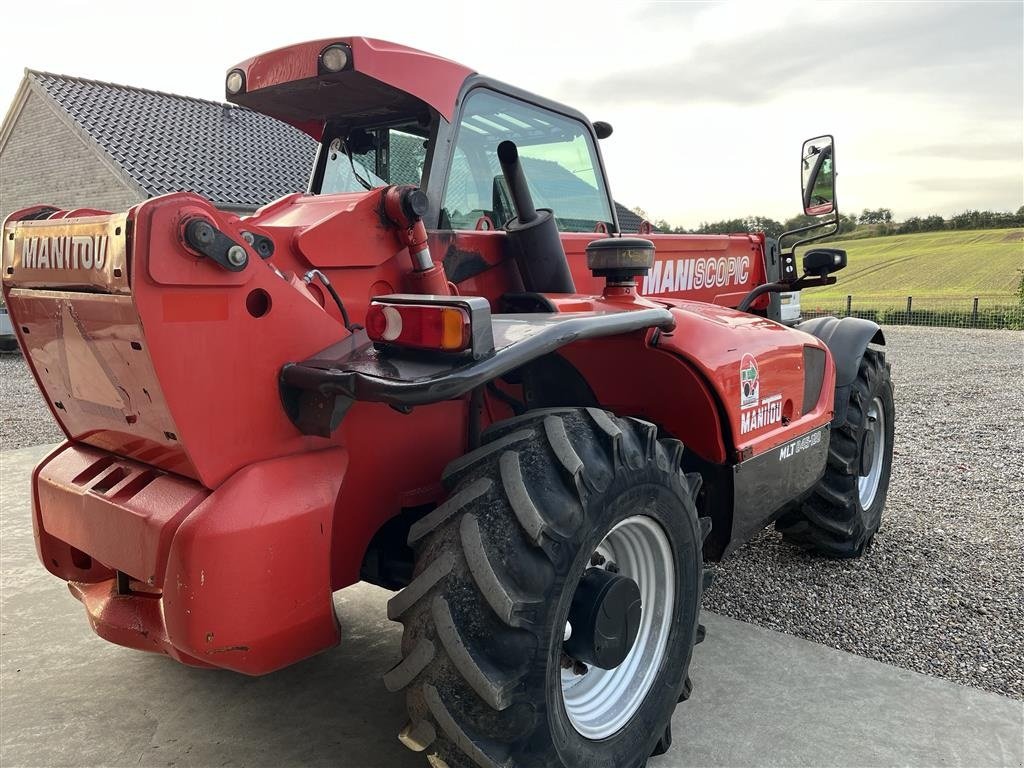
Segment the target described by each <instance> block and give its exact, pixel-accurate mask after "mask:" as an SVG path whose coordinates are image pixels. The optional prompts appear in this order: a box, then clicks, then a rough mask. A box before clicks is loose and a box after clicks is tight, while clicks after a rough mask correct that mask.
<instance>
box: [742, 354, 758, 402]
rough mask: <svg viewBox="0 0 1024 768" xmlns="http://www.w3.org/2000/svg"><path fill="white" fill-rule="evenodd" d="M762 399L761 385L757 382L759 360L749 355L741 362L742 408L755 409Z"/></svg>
mask: <svg viewBox="0 0 1024 768" xmlns="http://www.w3.org/2000/svg"><path fill="white" fill-rule="evenodd" d="M760 397H761V385H760V383H759V382H758V380H757V360H755V359H754V356H753V355H750V354H747V355H744V356H743V359H742V360H741V361H740V408H753V407H754V406H755V405H757V403H758V399H759V398H760Z"/></svg>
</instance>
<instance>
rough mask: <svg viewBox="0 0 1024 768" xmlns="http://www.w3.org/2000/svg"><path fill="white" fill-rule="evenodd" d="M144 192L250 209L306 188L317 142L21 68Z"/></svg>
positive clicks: (234, 113)
mask: <svg viewBox="0 0 1024 768" xmlns="http://www.w3.org/2000/svg"><path fill="white" fill-rule="evenodd" d="M28 76H29V77H30V78H32V79H33V80H34V81H35V82H36V83H38V84H39V86H41V87H42V88H43V90H45V92H46V93H47V94H48V95H49V96H50V97H51V98H52V99H53V100H54V101H56V102H57V104H59V105H60V107H61V108H62V109H63V110H64V111H65V112H66V113H67V114H68V115H69V116H70V117H71V118H72V119H73V120H74V121H75V122H76V123H77V124H78V125H79V126H80V127H81V128H82V129H83V130H84V131H85V133H86V134H88V135H89V136H90V137H91V138H92V139H93V140H94V141H95V142H96V143H97V144H99V146H100V147H101V148H102V149H103V150H104V151H106V152H107V153H108V154H109V155H110V156H111V157H112V158H113V159H114V160H115V161H116V162H117V163H118V165H120V166H121V167H122V168H123V169H124V172H125V173H126V174H127V175H128V176H129V177H131V178H132V179H133V180H134V181H135V182H136V183H137V184H138V185H139V186H140V187H141V188H142V189H143V190H144V191H145V192H146V193H148V194H150V195H162V194H165V193H167V192H177V191H180V190H190V191H193V192H197V193H199V194H201V195H203V196H204V197H206V198H208V199H209V200H211V201H212V202H214V203H216V204H218V205H235V206H246V207H256V206H259V205H263V204H264V203H267V202H269V201H271V200H274V199H276V198H278V197H281V196H282V195H286V194H289V193H291V192H301V191H304V190H305V189H306V185H307V183H308V181H309V169H310V168H311V167H312V163H313V157H314V155H315V152H316V143H315V142H314V141H313V140H312V139H311V138H310V137H309V136H307V135H306V134H304V133H302V132H300V131H298V130H296V129H295V128H292V127H291V126H290V125H287V124H285V123H282V122H280V121H278V120H275V119H274V118H272V117H267V116H266V115H262V114H260V113H258V112H253V111H251V110H248V109H244V108H242V107H236V106H231V105H227V104H220V103H218V102H214V101H204V100H202V99H193V98H187V97H184V96H175V95H173V94H167V93H160V92H158V91H148V90H143V89H141V88H132V87H128V86H123V85H113V84H110V83H101V82H96V81H93V80H83V79H80V78H75V77H66V76H63V75H53V74H49V73H45V72H32V71H30V72H29V73H28Z"/></svg>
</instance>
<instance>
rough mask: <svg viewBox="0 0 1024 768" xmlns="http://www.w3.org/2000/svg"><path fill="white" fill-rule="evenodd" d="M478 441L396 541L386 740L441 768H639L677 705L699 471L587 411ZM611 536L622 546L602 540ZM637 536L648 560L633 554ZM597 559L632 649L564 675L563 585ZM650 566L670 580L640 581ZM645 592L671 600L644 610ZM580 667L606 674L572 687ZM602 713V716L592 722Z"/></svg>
mask: <svg viewBox="0 0 1024 768" xmlns="http://www.w3.org/2000/svg"><path fill="white" fill-rule="evenodd" d="M482 443H483V445H482V446H481V447H480V448H479V449H477V450H475V451H473V452H471V453H469V454H467V455H466V456H463V457H462V458H460V459H457V460H456V461H454V462H452V463H451V464H450V465H449V466H448V468H447V469H446V470H445V475H444V478H443V479H444V482H445V485H446V486H447V487H448V488H449V490H450V491H451V495H450V496H449V498H448V500H447V501H446V502H445V503H444V504H442V505H441V506H439V507H438V508H437V509H436V510H434V511H433V512H431V513H430V514H429V515H427V516H426V517H424V518H423V519H422V520H420V521H418V522H417V523H416V524H415V525H414V526H413V528H412V530H411V531H410V535H409V542H410V544H411V545H412V546H413V547H414V548H415V550H416V567H415V571H414V576H413V580H412V582H411V583H410V584H409V586H407V587H406V588H405V589H404V590H403V591H402V592H400V593H399V594H398V595H396V596H395V597H394V598H393V599H392V600H391V601H390V602H389V604H388V616H389V618H391V619H393V620H397V621H400V622H401V623H402V624H403V626H404V632H403V637H402V656H403V658H402V660H401V661H400V662H399V663H398V665H396V666H395V667H394V668H393V669H392V670H391V671H389V672H388V673H387V674H386V675H385V684H386V685H387V687H388V688H389V689H390V690H393V691H395V690H400V689H404V690H406V698H407V706H408V710H409V716H410V722H409V724H408V725H407V726H406V727H405V728H404V729H403V730H402V732H401V734H400V735H399V738H400V739H401V740H402V741H403V743H405V744H406V746H408V747H410V748H411V749H414V750H417V751H424V752H425V753H426V755H427V758H428V760H429V761H430V763H431V764H432V765H434V766H449V767H450V768H456V767H457V766H510V767H511V766H531V767H532V766H538V767H540V766H544V767H549V768H556V767H559V768H560V767H562V766H565V767H568V768H632V767H634V766H643V765H644V764H645V763H646V761H647V757H648V756H649V755H650V754H651V753H652V752H655V751H658V750H661V749H664V748H667V746H668V744H669V743H670V742H671V734H670V731H669V723H670V718H671V716H672V712H673V710H674V708H675V705H676V703H677V701H679V700H681V699H682V698H685V697H686V696H688V694H689V686H688V679H687V671H688V668H689V663H690V657H691V653H692V650H693V645H694V642H695V640H696V638H697V633H698V624H697V618H698V612H699V607H700V598H701V593H702V590H703V582H704V575H703V574H704V571H703V563H702V559H701V547H702V541H703V536H704V534H705V531H706V529H707V527H708V526H707V524H706V523H704V525H702V521H698V519H697V513H696V508H695V506H694V503H693V496H694V495H695V494H696V491H697V489H698V488H699V476H691V477H689V478H688V477H687V476H685V475H684V474H683V473H682V471H681V470H680V458H681V454H682V449H683V447H682V444H681V443H679V442H678V441H676V440H658V439H657V430H656V428H655V427H654V426H653V425H651V424H647V423H645V422H642V421H638V420H635V419H619V418H616V417H614V416H612V415H610V414H608V413H606V412H604V411H601V410H598V409H593V408H588V409H570V408H562V409H546V410H541V411H532V412H530V413H527V414H525V415H524V416H520V417H517V418H514V419H510V420H508V421H505V422H501V423H498V424H495V425H493V426H492V427H490V428H489V429H488V430H486V431H485V432H484V434H483V436H482ZM631 525H635V526H636V528H635V529H634V528H629V527H628V526H631ZM618 531H629V532H630V535H631V536H633V535H635V538H631V539H629V540H628V541H626V542H625V543H622V541H621V540H616V539H613V538H612V537H611V536H609V533H612V535H616V532H618ZM617 535H620V536H621V535H622V534H621V533H619V534H617ZM645 538H649V540H650V542H649V543H650V546H651V547H654V549H651V552H655V551H657V552H660V553H661V555H658V556H655V555H643V556H642V557H641V556H638V555H642V554H643V553H644V552H645V550H644V547H645V546H648V544H645V543H644V540H645ZM609 541H611V542H613V543H612V544H608V542H609ZM616 541H618V542H619V543H618V544H616V543H615V542H616ZM599 547H603V548H604V549H602V551H603V552H606V553H610V554H609V558H607V559H602V558H601V557H597V556H596V555H595V553H597V551H598V548H599ZM609 547H611V548H610V549H609ZM612 557H614V558H616V559H618V560H619V561H620V565H619V568H621V575H623V576H628V577H629V578H632V579H634V580H635V581H636V583H637V584H638V585H639V588H640V591H641V593H643V594H645V595H647V597H646V598H645V601H644V605H643V608H642V612H641V619H640V629H639V631H638V634H637V639H636V641H635V642H634V644H633V646H632V650H630V652H629V655H627V656H626V658H625V660H624V661H623V662H622V663H621V664H620V665H619V666H618V667H614V668H612V669H609V670H603V669H598V668H597V667H591V668H587V671H586V672H585V673H584V674H583V675H579V676H578V677H579V680H577V679H576V678H575V677H574V676H573V675H572V674H571V673H570V674H569V678H568V679H564V676H565V674H566V673H565V671H564V666H565V664H566V663H570V662H571V661H572V660H571V659H568V657H567V656H566V655H565V654H564V648H563V642H564V639H565V633H566V623H567V619H568V615H569V608H570V605H571V603H572V599H573V595H574V593H575V589H576V585H577V584H578V583H579V581H580V578H581V576H582V574H583V573H584V571H585V570H586V569H588V568H593V567H605V566H606V565H607V562H608V561H610V559H611V558H612ZM659 557H660V558H661V559H660V560H659ZM666 557H667V560H666V559H665V558H666ZM656 562H668V563H669V564H670V565H671V569H668V570H666V573H670V574H671V575H670V576H669V577H666V578H660V579H659V578H655V577H654V576H652V574H654V573H656V572H657V567H656V565H655V563H656ZM595 563H596V564H597V566H595ZM602 563H603V565H602ZM608 570H611V569H610V568H609V569H608ZM617 570H618V569H616V571H617ZM630 570H634V571H638V572H636V573H630V572H629V571H630ZM616 571H613V572H616ZM645 584H646V586H647V587H648V588H650V589H651V590H653V589H655V588H658V589H660V590H661V592H660V594H662V595H664V594H665V593H666V592H667V593H669V594H671V598H668V597H666V598H665V599H664V604H661V605H659V604H658V599H657V594H659V593H657V592H655V591H648V592H644V589H645ZM648 599H650V602H651V603H652V604H650V605H649V604H647V601H648ZM645 627H646V628H647V629H646V630H645ZM643 638H648V639H646V640H645V639H643ZM651 638H653V640H652V639H651ZM655 640H656V641H657V642H655ZM579 663H580V662H578V661H577V662H576V664H579ZM577 669H578V668H577ZM620 670H623V671H622V672H621V673H619V671H620ZM636 670H639V671H637V672H636V674H635V675H634V674H633V672H634V671H636ZM598 673H600V674H604V675H608V677H606V678H589V679H588V678H587V677H586V675H594V674H598ZM616 673H619V674H618V677H616ZM599 680H604V681H607V682H605V683H602V685H600V686H599V685H596V682H594V684H589V683H591V682H593V681H599ZM616 680H618V681H619V682H622V680H627V681H630V682H628V685H627V686H626V687H625V688H623V690H626V691H627V692H626V693H624V694H623V695H622V696H621V697H620V698H619V699H613V698H607V697H605V698H602V696H603V695H604V694H602V693H601V691H617V690H619V689H620V688H621V686H619V687H617V685H616ZM588 690H590V691H591V692H593V691H594V690H597V691H598V693H597V694H594V695H589V694H587V693H586V692H587V691H588ZM581 691H583V693H580V692H581ZM565 692H568V694H569V698H566V695H565ZM588 695H589V698H588ZM595 696H597V698H595ZM573 701H576V702H577V703H576V704H572V703H571V702H573ZM580 702H582V705H580V706H577V705H578V704H579V703H580ZM627 705H628V706H627ZM605 707H607V708H608V709H609V710H610V711H611V712H612V714H611V715H609V716H608V717H604V716H603V715H600V714H594V713H595V712H600V711H601V710H602V708H605ZM616 707H620V708H619V709H616ZM570 711H572V712H575V713H576V715H575V717H576V719H575V720H574V719H573V716H571V715H570ZM602 718H603V719H602ZM620 723H621V725H620ZM588 729H590V730H591V732H596V733H600V734H601V737H600V738H597V739H591V738H588V737H586V736H584V735H583V734H584V732H586V731H588ZM602 729H605V730H608V729H612V731H613V732H608V733H604V732H603V731H602Z"/></svg>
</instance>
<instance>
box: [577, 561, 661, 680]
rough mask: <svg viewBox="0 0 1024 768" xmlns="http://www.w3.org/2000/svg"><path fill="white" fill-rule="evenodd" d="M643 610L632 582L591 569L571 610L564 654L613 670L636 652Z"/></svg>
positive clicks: (625, 577) (587, 572) (602, 570)
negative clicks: (632, 652)
mask: <svg viewBox="0 0 1024 768" xmlns="http://www.w3.org/2000/svg"><path fill="white" fill-rule="evenodd" d="M641 609H642V601H641V597H640V587H639V586H638V585H637V583H636V582H635V581H633V579H631V578H629V577H628V576H622V575H619V574H616V573H612V572H610V571H607V570H605V569H603V568H588V569H587V571H586V572H585V573H584V574H583V577H582V578H581V579H580V583H579V585H578V586H577V587H576V592H575V594H574V595H573V600H572V606H571V607H570V608H569V624H570V625H571V626H572V632H571V634H570V636H569V638H568V640H567V641H566V643H565V652H566V653H567V654H569V656H571V657H572V658H574V659H576V660H578V661H582V662H584V663H585V664H590V665H592V666H595V667H600V668H601V669H614V668H615V667H617V666H619V664H621V663H622V662H623V661H624V660H625V658H626V656H628V655H629V652H630V651H631V650H632V649H633V643H634V642H635V641H636V636H637V632H639V630H640V617H641V613H642V611H641Z"/></svg>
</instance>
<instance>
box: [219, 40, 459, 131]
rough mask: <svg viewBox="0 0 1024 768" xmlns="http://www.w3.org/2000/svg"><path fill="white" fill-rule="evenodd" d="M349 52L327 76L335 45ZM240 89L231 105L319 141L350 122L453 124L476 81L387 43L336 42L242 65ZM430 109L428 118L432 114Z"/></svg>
mask: <svg viewBox="0 0 1024 768" xmlns="http://www.w3.org/2000/svg"><path fill="white" fill-rule="evenodd" d="M337 44H341V45H344V46H347V47H348V49H349V51H350V52H351V55H350V58H349V62H348V64H347V66H346V67H345V68H344V69H343V70H341V71H340V72H327V71H325V70H324V68H323V67H322V66H321V63H320V54H321V52H323V50H324V49H325V48H327V47H329V46H331V45H337ZM235 70H238V71H240V72H241V73H242V75H243V77H244V80H243V83H244V85H243V87H242V89H241V90H240V91H239V92H238V93H234V94H232V93H230V92H227V99H228V101H230V102H232V103H234V104H239V105H241V106H245V107H248V108H250V109H253V110H256V111H258V112H262V113H264V114H267V115H271V116H272V117H276V118H278V119H279V120H283V121H284V122H286V123H290V124H291V125H294V126H295V127H297V128H299V129H300V130H302V131H305V132H306V133H308V134H309V135H311V136H312V137H313V138H315V139H317V140H319V139H320V138H321V137H322V135H323V132H324V127H325V125H326V124H327V123H328V122H330V121H331V120H333V119H336V118H337V117H340V116H342V115H344V116H345V118H346V119H349V120H352V121H354V122H356V123H358V122H366V123H371V122H380V121H382V120H387V119H388V117H389V116H391V115H393V116H395V117H399V116H408V115H409V114H415V113H416V112H418V111H422V112H424V114H425V115H426V114H427V113H428V111H429V110H434V111H435V112H437V113H438V114H440V115H441V117H443V118H444V119H445V120H447V121H448V122H451V120H452V118H453V115H454V112H455V101H456V98H457V96H458V94H459V91H460V90H461V88H462V85H463V83H465V81H466V79H467V78H468V77H470V76H471V75H473V74H474V71H473V70H472V69H470V68H468V67H465V66H463V65H462V64H458V63H456V62H454V61H450V60H448V59H445V58H442V57H440V56H436V55H434V54H432V53H427V52H425V51H419V50H416V49H415V48H409V47H407V46H404V45H398V44H397V43H391V42H388V41H386V40H376V39H373V38H368V37H333V38H325V39H322V40H313V41H310V42H305V43H298V44H296V45H290V46H286V47H284V48H278V49H276V50H273V51H268V52H267V53H261V54H259V55H257V56H253V57H252V58H249V59H246V60H245V61H243V62H241V63H239V64H237V65H236V66H234V67H232V68H231V69H230V70H228V73H229V74H230V73H231V72H233V71H235ZM428 108H429V110H428Z"/></svg>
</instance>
